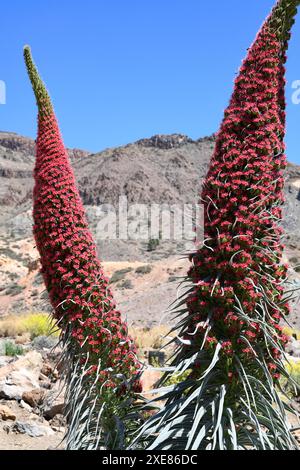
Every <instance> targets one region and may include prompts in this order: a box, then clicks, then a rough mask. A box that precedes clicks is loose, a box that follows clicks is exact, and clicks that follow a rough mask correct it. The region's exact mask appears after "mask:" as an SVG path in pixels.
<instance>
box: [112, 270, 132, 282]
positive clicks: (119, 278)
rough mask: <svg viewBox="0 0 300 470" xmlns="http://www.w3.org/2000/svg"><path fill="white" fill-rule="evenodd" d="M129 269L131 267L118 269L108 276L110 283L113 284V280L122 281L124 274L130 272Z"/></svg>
mask: <svg viewBox="0 0 300 470" xmlns="http://www.w3.org/2000/svg"><path fill="white" fill-rule="evenodd" d="M131 271H132V268H124V269H119V270H118V271H116V272H115V273H114V274H113V275H112V277H111V278H110V283H111V284H113V283H114V282H119V281H122V280H123V279H124V278H125V276H126V274H127V273H130V272H131Z"/></svg>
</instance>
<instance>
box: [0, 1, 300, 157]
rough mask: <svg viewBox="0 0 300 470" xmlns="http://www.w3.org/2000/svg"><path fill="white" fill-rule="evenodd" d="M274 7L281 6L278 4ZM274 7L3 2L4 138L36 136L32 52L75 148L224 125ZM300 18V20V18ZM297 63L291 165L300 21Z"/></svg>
mask: <svg viewBox="0 0 300 470" xmlns="http://www.w3.org/2000/svg"><path fill="white" fill-rule="evenodd" d="M274 1H275V0H274ZM274 1H273V0H214V1H213V2H207V1H204V0H80V1H78V0H73V1H72V0H47V1H46V0H44V1H38V0H26V1H25V0H3V1H2V2H1V28H0V60H1V67H0V80H4V81H5V82H6V86H7V104H6V105H0V130H8V131H14V132H18V133H20V134H23V135H27V136H31V137H35V133H36V109H35V101H34V98H33V94H32V91H31V88H30V85H29V82H28V78H27V76H26V73H25V68H24V65H23V60H22V52H23V51H22V49H23V45H24V44H30V45H31V47H32V51H33V54H34V58H35V60H36V62H37V64H38V67H39V70H40V72H41V74H42V77H43V78H44V80H45V82H46V84H47V86H48V89H49V91H50V93H51V96H52V99H53V102H54V105H55V109H56V113H57V115H58V118H59V122H60V126H61V129H62V132H63V136H64V140H65V143H66V145H67V146H69V147H79V148H84V149H87V150H91V151H99V150H102V149H104V148H106V147H112V146H118V145H122V144H126V143H129V142H133V141H135V140H137V139H139V138H143V137H150V136H151V135H153V134H157V133H175V132H179V133H184V134H187V135H189V136H190V137H192V138H198V137H201V136H204V135H208V134H211V133H212V132H214V131H216V130H217V129H218V127H219V124H220V121H221V119H222V115H223V110H224V108H225V107H226V105H227V103H228V100H229V97H230V94H231V91H232V85H233V79H234V76H235V73H236V71H237V69H238V67H239V65H240V63H241V60H242V59H243V57H244V56H245V53H246V49H247V47H249V45H250V44H251V43H252V41H253V39H254V37H255V34H256V32H257V30H258V29H259V27H260V25H261V24H262V21H263V19H264V18H265V16H266V15H267V14H268V12H269V11H270V8H271V6H272V5H273V4H274ZM299 16H300V12H299ZM298 20H299V21H298V25H297V26H296V27H295V28H294V35H293V39H292V42H291V46H290V51H289V62H288V80H289V83H288V87H287V99H288V136H287V144H288V158H289V160H290V161H293V162H298V163H299V164H300V151H299V150H298V135H299V127H300V104H299V105H298V106H297V105H293V104H292V101H291V97H292V93H293V90H292V88H291V83H292V82H293V81H294V80H300V60H299V57H300V18H298Z"/></svg>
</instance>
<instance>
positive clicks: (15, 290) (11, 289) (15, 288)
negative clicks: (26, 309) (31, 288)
mask: <svg viewBox="0 0 300 470" xmlns="http://www.w3.org/2000/svg"><path fill="white" fill-rule="evenodd" d="M23 289H24V287H23V286H19V285H18V284H10V285H9V286H8V287H7V288H6V290H5V294H6V295H12V296H14V295H19V294H21V292H22V291H23Z"/></svg>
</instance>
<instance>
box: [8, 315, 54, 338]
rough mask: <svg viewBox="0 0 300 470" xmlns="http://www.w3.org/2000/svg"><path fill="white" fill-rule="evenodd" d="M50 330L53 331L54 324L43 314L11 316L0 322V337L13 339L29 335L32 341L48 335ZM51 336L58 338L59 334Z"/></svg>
mask: <svg viewBox="0 0 300 470" xmlns="http://www.w3.org/2000/svg"><path fill="white" fill-rule="evenodd" d="M52 329H55V324H54V322H51V321H50V319H49V317H48V315H46V314H44V313H31V314H29V315H25V316H19V317H18V316H13V315H12V316H10V317H7V318H4V319H3V320H1V321H0V336H3V337H15V336H20V335H22V334H24V333H29V335H30V339H31V340H32V339H34V338H36V337H37V336H47V335H49V334H50V333H51V332H52ZM53 334H54V335H55V336H58V335H59V332H55V333H53Z"/></svg>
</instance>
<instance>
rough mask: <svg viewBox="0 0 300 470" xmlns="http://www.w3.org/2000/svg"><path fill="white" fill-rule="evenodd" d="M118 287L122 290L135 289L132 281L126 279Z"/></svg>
mask: <svg viewBox="0 0 300 470" xmlns="http://www.w3.org/2000/svg"><path fill="white" fill-rule="evenodd" d="M118 287H120V288H121V289H133V284H132V281H131V280H130V279H124V281H122V282H121V283H120V284H118Z"/></svg>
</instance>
